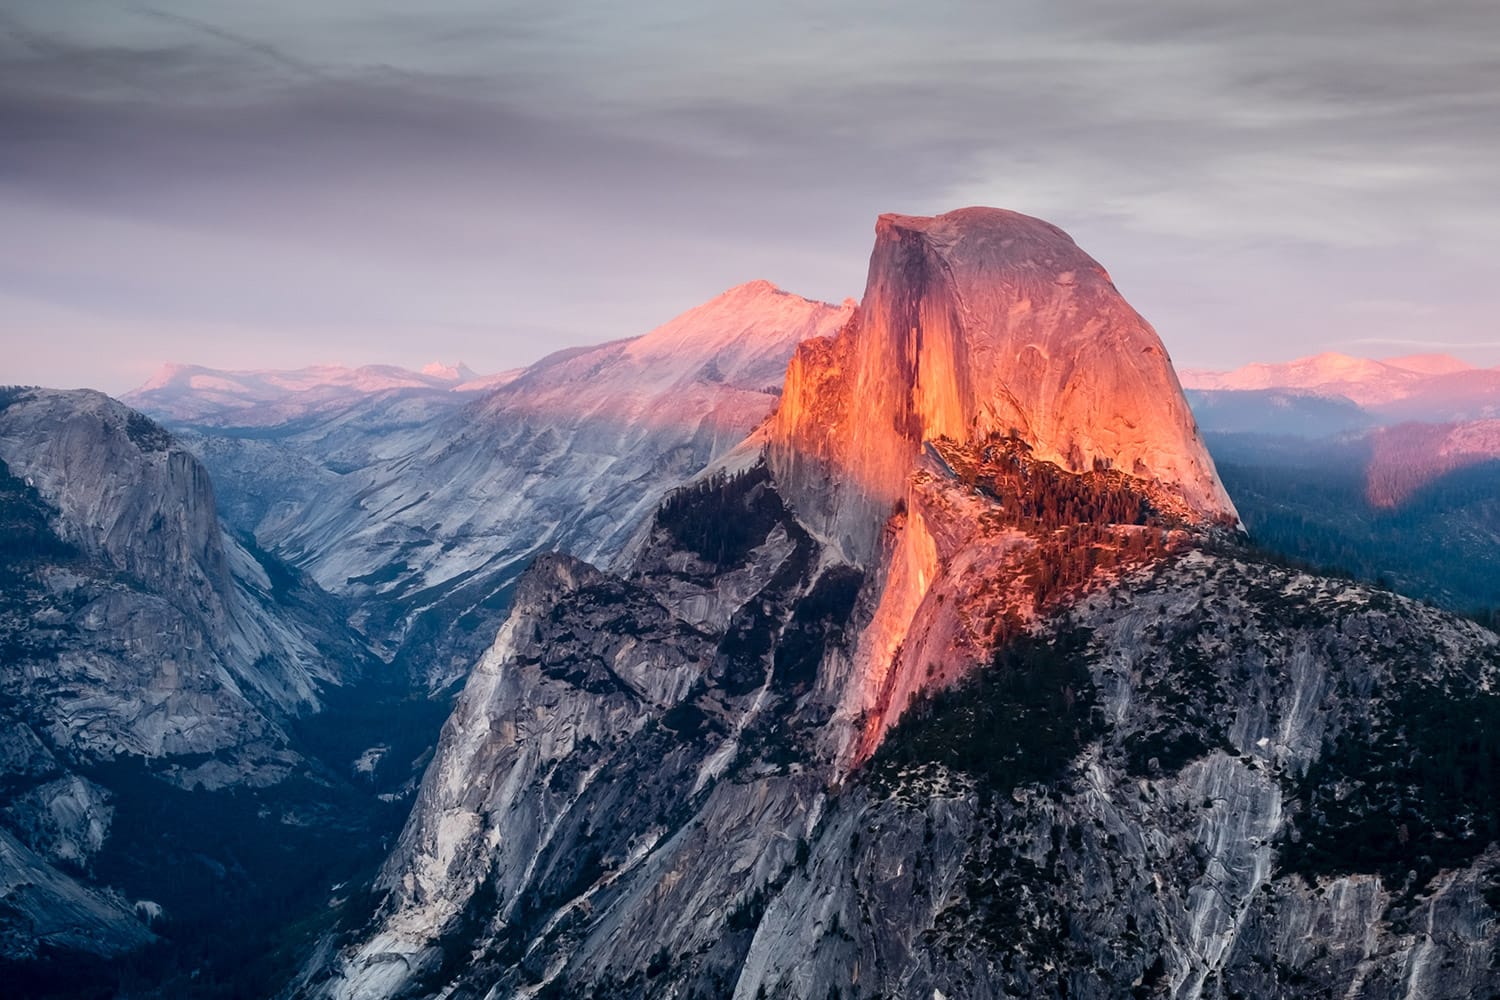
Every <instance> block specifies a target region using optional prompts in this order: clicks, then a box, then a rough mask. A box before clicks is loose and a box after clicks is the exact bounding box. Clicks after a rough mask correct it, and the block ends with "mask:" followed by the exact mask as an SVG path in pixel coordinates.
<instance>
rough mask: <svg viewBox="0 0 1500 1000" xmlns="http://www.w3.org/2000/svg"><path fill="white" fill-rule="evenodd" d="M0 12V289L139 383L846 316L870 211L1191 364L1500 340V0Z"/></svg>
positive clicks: (168, 7)
mask: <svg viewBox="0 0 1500 1000" xmlns="http://www.w3.org/2000/svg"><path fill="white" fill-rule="evenodd" d="M8 10H9V11H10V13H9V14H8V15H4V16H0V135H4V136H5V137H6V142H4V143H0V224H6V226H7V231H10V232H17V231H24V232H25V233H27V235H28V239H27V240H26V241H25V244H24V245H18V244H15V243H12V244H10V245H8V246H7V247H6V248H0V274H3V275H4V276H3V277H0V293H5V294H8V295H10V296H12V297H15V298H17V299H24V300H26V301H41V302H51V303H53V304H55V305H58V306H60V307H68V306H72V305H76V304H78V303H86V304H87V307H88V309H87V311H88V314H89V315H90V316H91V317H94V320H93V321H95V322H99V323H108V322H111V318H112V317H113V318H114V319H115V320H117V321H118V322H119V323H120V326H121V328H122V329H124V328H126V327H128V328H130V329H131V330H132V331H136V332H135V333H133V335H132V336H133V337H139V336H143V337H145V339H146V341H148V342H149V343H131V344H124V343H122V345H121V347H120V348H119V352H118V353H119V355H120V357H122V358H123V357H125V356H126V353H127V352H128V351H131V350H137V351H147V350H150V351H154V352H156V353H158V354H175V355H176V356H178V357H180V358H181V359H182V360H197V361H205V362H208V363H214V356H215V352H220V353H223V351H224V349H223V347H222V346H221V345H219V344H218V343H217V342H216V341H214V340H212V339H210V338H199V339H197V340H194V339H193V338H191V337H186V336H185V335H184V333H183V331H185V330H191V329H192V328H194V325H195V324H197V325H198V326H200V327H201V328H202V329H226V328H236V329H241V328H248V329H271V328H274V327H278V326H284V327H287V328H292V327H295V328H297V329H298V330H300V331H303V332H304V334H305V336H303V337H301V338H299V339H300V340H301V342H302V343H306V342H307V341H308V340H316V338H317V337H318V336H320V334H319V332H318V331H320V330H321V331H324V332H323V334H321V335H322V336H326V337H327V338H328V339H329V340H330V341H333V342H339V343H342V342H344V341H343V340H342V339H341V338H344V337H345V336H346V335H347V331H350V330H360V329H363V330H367V331H369V333H368V338H367V340H368V346H369V350H370V352H371V356H372V357H373V356H374V355H375V354H377V353H380V352H384V353H383V354H382V356H383V357H385V358H388V359H394V360H399V359H400V358H399V357H395V356H401V355H402V352H403V351H407V350H411V351H412V352H413V356H412V358H411V362H412V363H419V362H420V361H425V360H429V358H428V355H430V354H431V353H432V351H433V341H434V339H437V338H441V339H443V340H444V342H445V343H448V344H451V350H449V351H448V352H447V353H450V354H453V355H455V356H457V355H459V354H462V355H463V356H465V357H466V358H467V359H468V360H470V361H471V362H472V363H475V364H479V365H482V366H488V367H493V368H500V367H507V366H509V365H512V364H515V363H518V362H521V361H524V360H527V359H528V358H529V357H534V356H537V355H540V354H541V353H544V352H545V351H546V350H548V349H551V348H552V347H555V346H564V345H566V344H569V343H581V342H588V341H593V340H602V339H607V338H612V337H617V336H622V335H629V334H632V333H638V332H642V331H644V330H645V329H647V328H649V327H650V326H653V325H655V324H656V323H658V322H661V321H663V320H665V319H667V318H668V317H669V316H670V315H672V314H673V313H675V312H677V311H679V310H680V309H683V308H686V307H689V306H691V305H693V304H695V303H696V302H697V301H701V300H702V299H705V298H707V297H709V296H710V295H712V294H714V293H716V292H717V291H719V290H720V289H722V288H724V287H727V286H729V285H732V284H736V283H738V282H740V281H743V280H747V279H749V278H753V277H762V276H763V277H769V278H771V279H772V280H776V281H778V282H779V283H782V284H784V285H786V286H788V287H790V288H792V289H793V290H795V291H799V292H803V293H804V294H810V295H815V296H819V297H823V298H830V299H838V298H842V297H843V296H845V295H851V294H852V295H857V294H858V293H859V291H860V288H861V286H862V282H863V262H864V260H865V257H866V255H867V253H868V245H869V240H870V233H871V227H872V223H873V219H874V216H875V215H876V214H878V213H879V212H882V211H890V210H899V211H908V212H936V211H942V210H945V209H948V208H953V207H957V206H958V205H961V204H967V203H991V204H1001V205H1004V206H1006V207H1011V208H1016V209H1019V210H1022V211H1028V212H1031V213H1033V214H1040V215H1044V216H1046V217H1048V218H1050V219H1052V220H1053V221H1056V222H1058V223H1059V224H1061V225H1063V226H1064V227H1065V228H1067V229H1069V230H1070V231H1071V232H1072V233H1073V234H1074V235H1075V237H1077V238H1078V239H1079V242H1080V243H1081V244H1082V245H1083V246H1085V248H1087V249H1089V250H1090V251H1091V252H1093V253H1094V254H1095V255H1096V256H1098V257H1099V258H1100V259H1101V260H1102V261H1103V263H1104V264H1105V265H1106V266H1107V267H1108V268H1109V270H1110V271H1111V273H1112V274H1113V275H1114V276H1115V278H1116V280H1117V282H1118V283H1119V284H1120V285H1121V287H1122V289H1123V290H1125V292H1126V294H1127V295H1129V296H1130V297H1131V298H1132V301H1133V302H1135V304H1136V305H1137V306H1138V308H1140V309H1141V311H1142V312H1143V313H1144V314H1146V315H1147V316H1148V317H1150V318H1152V319H1153V321H1154V322H1156V324H1157V326H1158V328H1159V329H1161V331H1162V333H1163V336H1164V337H1165V338H1166V340H1167V342H1168V345H1169V347H1171V349H1172V351H1173V353H1174V355H1176V356H1177V357H1178V360H1179V361H1185V362H1190V363H1194V364H1209V365H1219V366H1228V365H1232V364H1236V363H1240V362H1242V361H1248V360H1254V359H1255V358H1256V357H1257V356H1264V357H1267V358H1275V357H1280V356H1289V355H1291V354H1294V353H1307V352H1308V350H1311V349H1315V348H1317V347H1319V346H1323V345H1327V344H1331V343H1333V342H1335V341H1341V340H1347V339H1348V338H1349V336H1350V335H1351V333H1352V334H1356V335H1359V336H1376V337H1379V336H1392V337H1411V336H1418V335H1420V334H1421V333H1422V331H1425V335H1428V336H1432V337H1434V338H1442V339H1445V340H1448V341H1456V342H1461V343H1464V344H1469V345H1473V346H1475V348H1476V349H1480V350H1488V349H1489V348H1483V347H1481V345H1485V344H1489V343H1491V342H1492V341H1493V333H1494V327H1493V320H1492V319H1491V318H1490V317H1492V316H1494V315H1496V314H1497V313H1500V292H1496V291H1493V290H1492V287H1493V285H1494V283H1493V282H1492V281H1491V280H1489V279H1488V277H1487V276H1488V275H1489V274H1491V273H1492V271H1493V265H1492V261H1493V260H1494V259H1495V251H1496V249H1497V247H1496V242H1497V240H1496V236H1495V235H1494V234H1495V233H1496V232H1497V231H1500V195H1497V193H1496V191H1495V188H1494V184H1493V178H1492V173H1493V171H1492V166H1491V165H1492V164H1493V163H1494V162H1496V160H1497V159H1500V130H1496V129H1494V128H1493V122H1494V121H1495V120H1500V60H1497V59H1496V58H1495V56H1494V52H1493V42H1492V39H1493V38H1495V37H1496V36H1497V34H1500V10H1497V8H1495V6H1494V4H1493V3H1492V2H1490V0H1485V2H1482V3H1470V2H1457V0H1455V2H1440V3H1431V4H1424V5H1419V6H1413V5H1410V4H1397V3H1392V2H1389V0H1360V2H1357V3H1356V2H1354V0H1326V2H1323V3H1319V4H1316V5H1309V4H1305V3H1290V2H1285V0H1269V2H1266V3H1261V4H1257V5H1253V6H1252V5H1228V4H1220V3H1209V4H1205V3H1202V2H1199V0H1192V2H1189V0H1163V2H1159V3H1153V4H1151V5H1148V6H1146V7H1142V5H1130V6H1122V5H1119V4H1116V3H1106V2H1103V0H1090V2H1084V3H1078V4H1069V5H1066V6H1065V7H1064V6H1060V5H1055V4H1044V3H1040V2H1026V3H1015V2H1012V3H1003V4H977V3H965V2H957V0H954V2H948V3H938V4H929V5H921V6H917V5H910V4H896V3H891V2H873V3H861V4H854V3H852V2H836V3H829V4H820V5H818V6H817V8H816V10H815V11H812V12H809V11H808V9H807V8H806V6H805V5H793V4H791V3H783V2H763V3H760V4H755V5H689V4H683V3H667V2H661V0H643V2H642V3H638V4H632V5H629V6H628V7H621V6H620V5H617V4H605V3H581V4H569V5H557V4H543V3H540V2H521V3H512V4H509V5H506V7H505V9H504V11H503V12H500V11H497V10H496V8H495V6H494V5H493V4H491V3H487V2H485V3H482V2H479V0H438V2H435V3H432V4H428V5H424V7H423V8H421V9H420V10H411V9H407V10H397V9H395V8H394V7H392V6H389V5H380V4H368V3H364V2H359V3H356V2H354V0H336V2H326V3H320V4H317V5H316V6H314V7H309V6H308V5H305V4H296V5H293V4H291V3H290V2H286V0H272V2H266V3H261V4H255V5H245V4H238V3H229V2H228V0H197V2H194V3H191V4H189V3H186V2H185V0H155V2H153V4H152V5H151V6H150V7H133V8H132V7H120V6H118V5H115V4H112V3H104V2H97V3H78V4H66V5H60V4H55V3H50V2H41V0H16V2H14V3H12V4H10V5H9V6H8ZM1393 295H1394V296H1397V297H1399V298H1401V299H1402V300H1403V301H1407V302H1410V303H1412V304H1413V305H1414V306H1415V307H1417V308H1419V309H1421V310H1423V312H1422V314H1421V317H1420V318H1419V319H1418V318H1414V317H1413V316H1412V315H1410V314H1405V313H1400V312H1399V311H1394V310H1365V311H1363V312H1358V311H1357V310H1355V311H1352V310H1351V308H1350V304H1351V303H1358V302H1368V301H1373V300H1377V299H1381V298H1390V297H1392V296H1393ZM153 321H157V322H159V324H160V326H161V327H162V329H163V330H164V331H165V330H170V331H173V332H170V333H163V334H162V335H161V336H160V337H157V338H153V337H152V336H151V335H150V334H149V333H146V334H141V333H140V332H139V331H142V330H146V331H149V330H150V329H151V326H152V322H153ZM1419 324H1420V327H1421V330H1417V327H1418V325H1419ZM434 331H436V332H434ZM1414 331H1415V332H1414ZM8 336H10V331H9V330H7V329H6V328H5V326H4V324H3V321H0V338H5V337H8ZM412 343H415V344H418V345H419V349H418V348H414V347H408V345H409V344H412ZM275 344H276V346H275V349H274V351H269V349H268V357H267V363H278V364H296V363H300V360H301V359H300V358H297V357H294V356H292V353H293V350H294V348H295V346H296V345H295V344H292V345H288V344H285V343H283V342H282V341H281V340H279V339H277V340H275ZM107 354H108V352H106V354H105V355H103V356H100V357H99V359H98V364H100V365H101V366H102V365H105V364H108V363H112V362H110V361H109V359H108V357H107ZM271 354H274V357H272V356H271ZM1497 360H1500V358H1497ZM100 371H101V373H102V374H100V375H99V378H100V380H101V381H102V380H106V379H108V378H111V377H114V376H110V375H108V373H107V372H106V371H105V370H104V369H103V368H102V367H101V369H100ZM110 387H113V388H122V387H123V386H121V385H119V384H118V383H114V384H111V385H110Z"/></svg>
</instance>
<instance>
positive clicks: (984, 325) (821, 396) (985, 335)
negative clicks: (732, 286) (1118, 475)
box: [768, 208, 1234, 561]
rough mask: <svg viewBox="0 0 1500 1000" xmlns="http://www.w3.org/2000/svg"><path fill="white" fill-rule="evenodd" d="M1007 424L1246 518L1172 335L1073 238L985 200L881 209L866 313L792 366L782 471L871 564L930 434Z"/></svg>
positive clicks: (1046, 452)
mask: <svg viewBox="0 0 1500 1000" xmlns="http://www.w3.org/2000/svg"><path fill="white" fill-rule="evenodd" d="M1012 431H1014V432H1015V434H1016V435H1017V436H1018V437H1019V438H1020V439H1021V440H1023V441H1025V442H1026V443H1027V444H1028V445H1029V446H1030V448H1031V449H1032V451H1033V453H1034V454H1035V455H1036V457H1037V458H1039V459H1042V460H1044V461H1049V462H1053V463H1055V464H1057V465H1058V466H1059V467H1061V468H1065V469H1068V470H1071V471H1074V472H1082V471H1085V470H1088V469H1091V468H1093V467H1094V466H1095V465H1096V464H1106V465H1108V466H1110V467H1112V468H1116V469H1120V470H1122V471H1125V472H1128V473H1130V474H1131V475H1133V476H1137V477H1140V478H1144V479H1155V480H1157V481H1159V482H1161V483H1163V484H1165V485H1167V486H1169V487H1170V488H1171V489H1173V490H1174V491H1175V492H1177V493H1179V494H1180V495H1181V496H1182V498H1183V499H1184V500H1185V501H1186V502H1187V503H1188V504H1189V506H1191V507H1192V508H1193V509H1194V510H1196V511H1198V512H1199V513H1200V514H1202V515H1203V516H1204V517H1205V518H1210V519H1211V518H1216V517H1229V518H1233V517H1234V506H1233V504H1232V503H1231V502H1230V500H1229V497H1228V495H1227V494H1225V492H1224V488H1223V487H1222V486H1221V485H1220V484H1219V481H1218V477H1217V475H1216V474H1215V472H1214V469H1213V463H1212V462H1211V461H1210V460H1209V457H1208V453H1207V451H1206V450H1205V449H1204V447H1203V443H1202V441H1201V440H1199V438H1198V433H1197V429H1196V427H1195V425H1194V423H1193V417H1192V414H1191V412H1190V411H1189V410H1188V407H1187V404H1186V402H1185V401H1184V399H1183V396H1182V390H1181V388H1180V387H1179V385H1178V384H1177V377H1176V375H1175V373H1174V372H1173V369H1172V364H1171V362H1170V360H1168V358H1167V353H1166V350H1165V348H1163V347H1162V344H1161V340H1160V339H1159V338H1158V337H1157V335H1156V332H1155V331H1154V330H1152V329H1151V326H1150V325H1149V324H1148V323H1146V321H1145V320H1143V319H1142V318H1141V317H1140V316H1139V315H1138V314H1137V313H1136V312H1135V311H1134V310H1133V309H1131V308H1130V306H1129V305H1128V304H1127V303H1126V302H1125V300H1124V299H1123V298H1122V297H1121V296H1120V294H1119V292H1118V291H1116V289H1115V287H1114V284H1113V283H1112V282H1111V281H1110V279H1109V275H1108V274H1107V273H1105V271H1104V268H1102V267H1101V266H1100V265H1099V264H1098V263H1097V262H1095V261H1094V260H1093V258H1091V257H1089V256H1088V254H1086V253H1084V252H1083V251H1082V250H1080V249H1079V248H1078V246H1077V245H1076V244H1075V243H1074V242H1073V240H1072V239H1071V238H1070V237H1069V236H1068V235H1067V234H1066V233H1064V232H1063V231H1062V230H1060V229H1058V228H1057V227H1055V226H1052V225H1050V224H1048V223H1046V222H1043V221H1041V220H1039V219H1033V218H1029V217H1027V216H1024V215H1018V214H1016V213H1013V212H1005V211H1001V210H998V209H989V208H968V209H961V210H959V211H956V212H950V213H948V214H946V215H940V216H936V217H932V218H924V217H917V216H906V215H883V216H881V217H880V220H879V222H878V224H877V225H876V230H875V249H874V251H873V253H872V254H871V257H870V274H869V280H868V282H867V284H866V286H865V295H864V299H863V300H862V302H861V304H860V309H859V313H858V315H857V316H856V318H855V320H854V322H852V323H851V324H850V326H849V328H848V329H846V330H845V331H844V332H843V333H842V335H841V336H840V337H839V338H838V339H837V340H836V341H834V342H832V343H819V344H816V345H809V346H808V347H805V348H803V350H802V351H801V352H799V355H798V357H797V358H796V359H794V361H793V363H792V367H791V369H790V371H789V372H788V375H787V391H786V397H785V399H784V401H783V403H782V405H781V406H780V407H779V408H778V410H777V414H776V420H775V425H774V427H773V428H772V430H771V432H770V434H769V435H768V440H769V443H770V460H771V465H772V468H773V469H774V470H775V471H776V475H777V481H778V482H779V483H781V485H782V488H783V489H784V490H785V491H786V493H787V495H788V497H789V498H790V499H791V501H792V503H793V504H794V505H795V506H796V507H797V508H798V510H799V512H801V513H802V514H803V516H804V518H805V519H807V520H808V522H809V523H810V524H813V525H816V526H819V527H822V528H823V529H824V531H825V532H826V533H827V534H828V535H829V536H830V537H832V538H834V539H835V540H836V541H837V543H838V544H839V546H840V547H841V549H842V550H843V551H845V552H846V553H847V554H848V555H849V556H850V558H853V559H855V560H856V561H866V560H868V559H869V558H870V557H871V556H872V555H873V553H874V551H875V548H876V544H877V543H876V535H877V532H878V528H879V525H880V524H881V523H882V522H883V520H884V518H885V516H886V515H887V514H888V513H889V512H890V510H891V508H892V507H893V505H894V504H895V502H896V500H897V499H899V498H900V497H902V496H903V495H904V493H905V491H906V484H907V476H908V475H909V473H910V472H911V470H912V467H913V462H914V461H915V459H916V458H917V457H918V454H919V452H920V450H921V446H922V442H924V441H928V440H935V439H937V438H948V439H951V440H954V441H957V442H960V443H963V442H967V441H971V440H981V439H984V438H986V437H988V436H990V435H993V434H1010V433H1011V432H1012Z"/></svg>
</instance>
